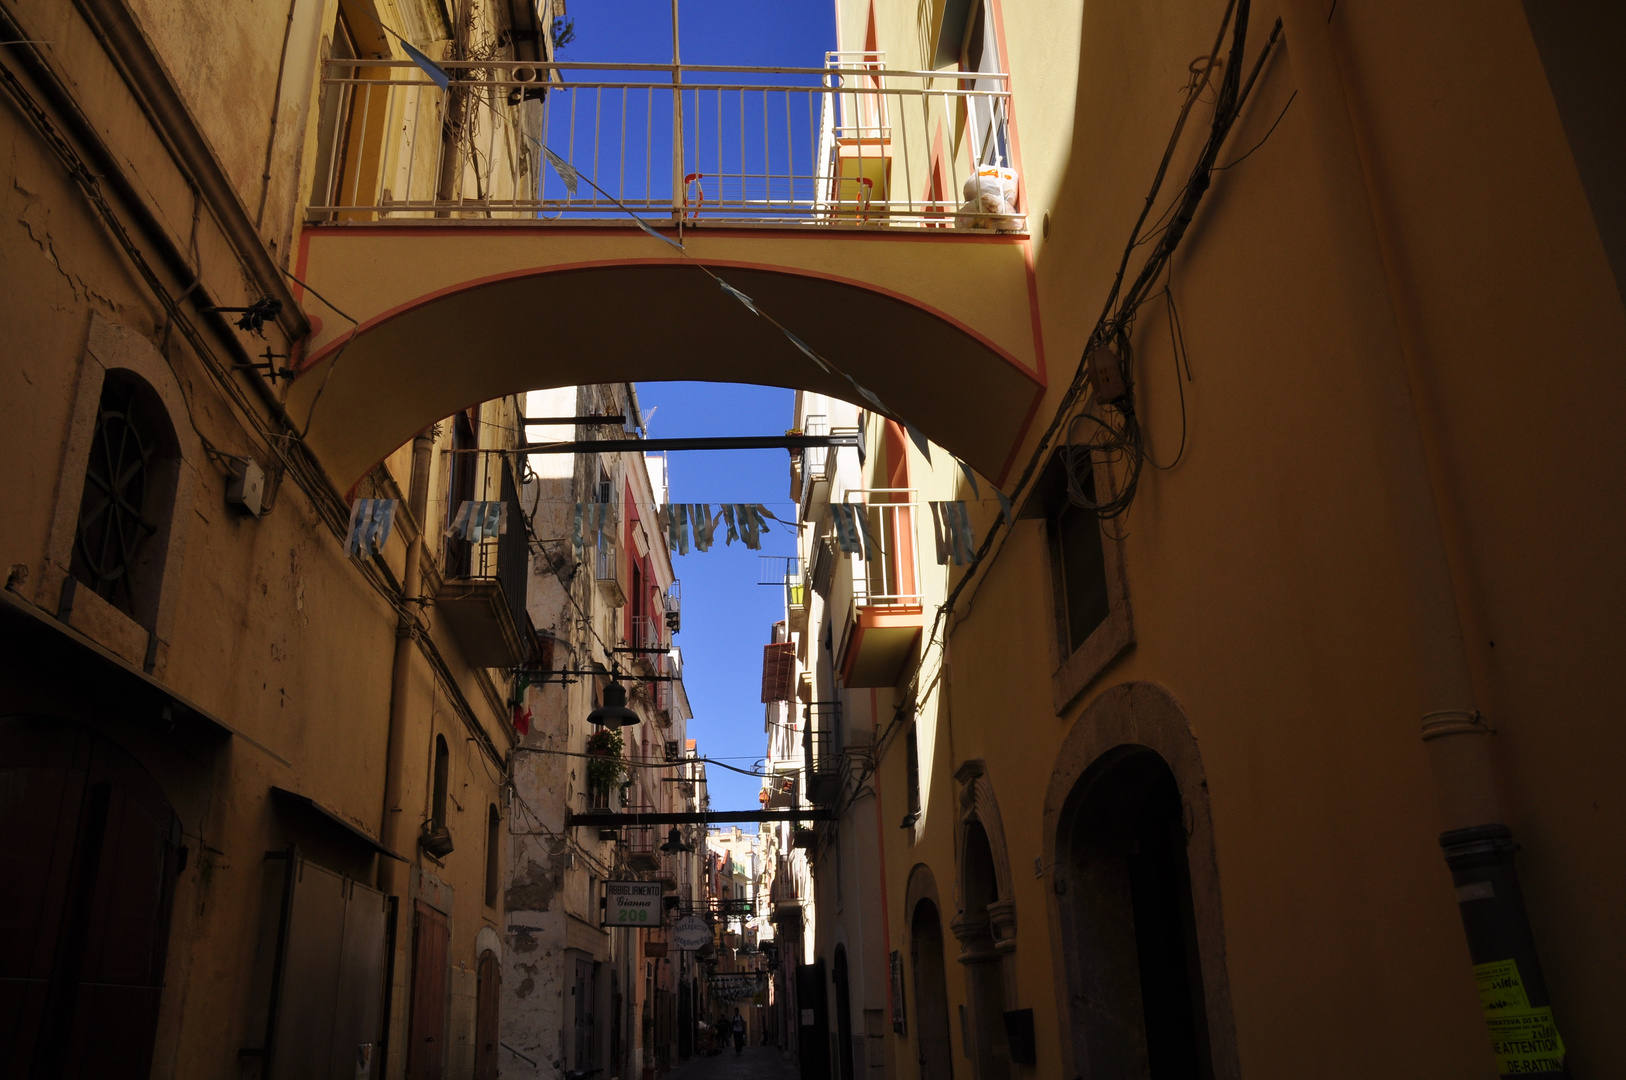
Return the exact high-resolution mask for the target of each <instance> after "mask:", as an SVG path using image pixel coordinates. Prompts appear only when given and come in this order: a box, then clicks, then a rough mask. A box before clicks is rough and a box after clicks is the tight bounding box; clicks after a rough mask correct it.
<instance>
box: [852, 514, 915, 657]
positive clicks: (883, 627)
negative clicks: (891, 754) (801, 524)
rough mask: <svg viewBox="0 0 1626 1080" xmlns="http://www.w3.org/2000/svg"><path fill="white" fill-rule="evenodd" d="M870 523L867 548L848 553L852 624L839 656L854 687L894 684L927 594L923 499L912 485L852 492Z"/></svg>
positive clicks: (913, 637) (912, 638) (865, 520)
mask: <svg viewBox="0 0 1626 1080" xmlns="http://www.w3.org/2000/svg"><path fill="white" fill-rule="evenodd" d="M843 502H844V503H845V504H847V505H852V506H859V507H861V508H862V510H861V514H862V517H863V519H864V522H865V524H866V525H867V532H866V534H865V542H864V546H865V552H864V554H865V555H867V556H868V558H865V557H863V556H862V555H860V554H858V553H854V554H852V555H849V556H848V558H849V560H850V563H851V569H852V583H853V628H852V632H851V633H850V634H849V635H848V637H847V642H846V646H845V651H844V653H843V655H842V657H841V669H842V675H843V677H844V678H845V680H846V685H848V686H852V687H865V686H892V685H895V684H896V683H897V681H898V676H899V675H900V674H901V672H902V670H903V666H904V664H905V663H906V662H907V661H908V659H909V656H910V653H911V652H912V651H913V650H914V648H915V643H916V642H917V640H918V639H919V637H920V633H921V627H922V623H923V614H924V611H925V607H924V602H925V597H924V595H923V594H922V592H921V584H920V566H921V563H920V548H919V542H918V541H919V535H918V528H917V526H918V524H919V519H920V513H921V509H920V504H919V502H918V501H917V499H916V493H915V491H914V490H913V489H911V488H869V489H866V490H854V491H848V492H847V493H846V495H845V497H844V499H843Z"/></svg>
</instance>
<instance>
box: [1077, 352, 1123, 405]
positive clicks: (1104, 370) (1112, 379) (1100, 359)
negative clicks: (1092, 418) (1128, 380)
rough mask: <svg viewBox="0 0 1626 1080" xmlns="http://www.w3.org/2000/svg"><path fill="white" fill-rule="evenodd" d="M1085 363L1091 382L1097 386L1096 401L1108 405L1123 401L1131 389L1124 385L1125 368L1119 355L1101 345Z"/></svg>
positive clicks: (1090, 354) (1091, 353)
mask: <svg viewBox="0 0 1626 1080" xmlns="http://www.w3.org/2000/svg"><path fill="white" fill-rule="evenodd" d="M1085 363H1086V366H1087V367H1088V368H1089V373H1090V382H1092V383H1093V384H1095V396H1096V399H1097V400H1099V401H1101V402H1104V403H1105V404H1108V405H1111V404H1112V403H1113V402H1115V401H1122V400H1123V397H1124V395H1125V394H1127V393H1128V392H1129V388H1128V387H1127V386H1125V385H1124V366H1123V361H1122V360H1119V359H1118V354H1117V353H1115V352H1113V351H1112V350H1111V349H1109V348H1107V347H1106V346H1104V345H1101V346H1098V347H1096V348H1094V349H1091V350H1090V353H1089V356H1088V357H1086V359H1085Z"/></svg>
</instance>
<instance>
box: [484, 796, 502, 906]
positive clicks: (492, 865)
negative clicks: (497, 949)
mask: <svg viewBox="0 0 1626 1080" xmlns="http://www.w3.org/2000/svg"><path fill="white" fill-rule="evenodd" d="M501 864H502V815H501V814H499V813H497V807H496V804H495V803H493V804H492V806H491V808H490V810H489V811H488V812H487V814H486V907H496V906H497V889H498V887H499V885H500V884H501V878H502V873H501Z"/></svg>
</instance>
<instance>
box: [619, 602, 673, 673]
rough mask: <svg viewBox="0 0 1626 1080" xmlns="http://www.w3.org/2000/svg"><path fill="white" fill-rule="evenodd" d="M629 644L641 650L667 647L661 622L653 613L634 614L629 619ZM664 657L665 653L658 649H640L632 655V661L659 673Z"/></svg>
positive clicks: (647, 671) (646, 669) (646, 670)
mask: <svg viewBox="0 0 1626 1080" xmlns="http://www.w3.org/2000/svg"><path fill="white" fill-rule="evenodd" d="M627 644H628V645H629V646H631V647H632V648H634V649H639V650H661V649H665V648H666V642H665V640H663V634H662V630H661V623H660V622H659V621H658V620H657V619H656V618H655V616H653V615H634V616H632V617H631V618H629V619H628V620H627ZM662 659H663V654H662V653H661V652H657V651H640V652H636V653H634V654H633V656H632V662H633V663H634V664H635V665H637V666H638V667H640V668H642V669H643V670H644V671H645V672H646V673H648V674H651V675H654V674H658V673H659V672H658V671H657V669H658V668H659V667H660V666H661V660H662Z"/></svg>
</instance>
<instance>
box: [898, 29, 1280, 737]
mask: <svg viewBox="0 0 1626 1080" xmlns="http://www.w3.org/2000/svg"><path fill="white" fill-rule="evenodd" d="M1250 10H1251V4H1250V0H1229V3H1228V4H1227V5H1226V8H1225V15H1224V18H1222V19H1221V21H1220V26H1219V31H1218V32H1217V33H1216V34H1215V36H1214V45H1213V48H1212V49H1211V50H1210V51H1209V54H1208V56H1207V57H1206V58H1201V59H1199V60H1198V61H1197V62H1196V63H1194V64H1193V65H1192V68H1191V70H1192V79H1191V82H1190V84H1189V85H1188V86H1187V88H1186V95H1185V100H1184V102H1183V103H1182V105H1181V107H1180V115H1179V117H1178V118H1177V119H1176V121H1175V125H1174V130H1173V132H1171V133H1170V135H1169V141H1168V145H1167V146H1166V147H1165V148H1164V151H1163V158H1162V160H1161V161H1160V162H1159V164H1158V167H1157V173H1156V175H1155V176H1154V177H1153V178H1152V185H1151V189H1150V190H1149V191H1148V192H1147V193H1146V202H1145V204H1144V205H1143V206H1142V207H1141V211H1140V216H1139V217H1137V218H1136V219H1135V225H1134V228H1133V229H1131V230H1130V233H1129V240H1128V242H1127V243H1126V244H1125V245H1124V251H1123V256H1122V258H1121V259H1120V260H1119V262H1118V270H1117V273H1116V274H1115V275H1114V277H1113V281H1112V288H1111V289H1110V290H1109V291H1108V293H1107V299H1106V303H1105V304H1103V305H1102V309H1101V314H1100V316H1099V317H1098V318H1097V319H1096V322H1095V326H1094V327H1093V328H1092V329H1091V331H1090V334H1089V337H1088V338H1087V339H1086V341H1085V345H1084V353H1083V356H1082V357H1081V359H1080V361H1079V365H1078V370H1077V371H1076V372H1075V373H1074V375H1073V379H1072V381H1071V382H1070V383H1069V384H1068V386H1067V390H1066V392H1065V393H1063V394H1062V397H1061V400H1060V401H1059V402H1058V403H1057V406H1056V412H1055V414H1054V415H1053V416H1052V418H1051V420H1050V423H1049V425H1048V426H1047V427H1046V428H1045V431H1044V433H1043V434H1042V435H1041V436H1040V437H1039V441H1038V443H1037V444H1036V445H1035V446H1034V448H1033V453H1032V454H1031V455H1030V456H1029V458H1028V461H1027V463H1026V465H1025V466H1024V467H1023V470H1022V473H1021V475H1020V476H1019V477H1018V478H1017V480H1016V484H1015V486H1014V487H1013V488H1012V490H1011V493H1010V496H1011V501H1012V502H1019V501H1020V500H1021V499H1022V497H1023V494H1024V492H1026V491H1028V490H1029V485H1030V484H1031V483H1032V481H1033V478H1034V476H1035V474H1036V473H1037V472H1038V470H1039V466H1040V465H1041V464H1043V463H1044V461H1045V454H1046V451H1048V450H1049V448H1050V446H1051V444H1052V442H1053V441H1054V440H1055V439H1056V437H1057V434H1058V433H1060V434H1061V435H1062V443H1061V445H1060V446H1059V447H1058V450H1057V457H1058V458H1059V460H1060V461H1061V463H1062V466H1063V468H1064V470H1065V472H1066V478H1067V491H1068V497H1069V499H1070V500H1071V501H1072V502H1073V503H1074V504H1075V505H1078V506H1081V507H1084V508H1086V509H1089V510H1093V511H1094V512H1095V513H1096V514H1097V515H1098V516H1100V517H1101V518H1104V519H1112V518H1117V517H1121V516H1122V515H1123V514H1125V513H1126V512H1128V510H1129V508H1130V506H1131V505H1133V503H1134V501H1135V494H1136V491H1137V490H1138V488H1139V484H1140V474H1141V469H1142V467H1143V466H1144V465H1145V464H1147V463H1148V462H1149V461H1151V458H1150V456H1149V454H1148V452H1147V447H1146V437H1145V432H1144V430H1143V429H1142V427H1141V423H1140V418H1139V416H1138V415H1137V413H1136V409H1135V381H1134V359H1135V350H1134V345H1133V337H1134V329H1135V317H1136V315H1137V314H1138V313H1139V311H1140V309H1141V307H1142V306H1143V305H1144V304H1145V303H1146V302H1147V301H1148V300H1150V299H1153V298H1154V297H1156V296H1159V295H1164V294H1165V293H1167V287H1165V289H1164V290H1163V291H1162V292H1160V291H1158V290H1155V289H1154V288H1153V286H1154V285H1155V284H1156V283H1157V281H1158V279H1159V278H1160V277H1161V276H1162V275H1163V274H1164V272H1165V271H1167V270H1168V269H1169V262H1170V260H1171V259H1172V257H1173V256H1174V252H1175V249H1176V248H1178V247H1179V246H1180V241H1181V240H1182V239H1183V238H1184V237H1185V234H1186V230H1187V229H1188V228H1189V227H1190V226H1191V223H1192V220H1193V219H1194V218H1195V217H1196V214H1197V208H1198V206H1199V205H1200V204H1201V202H1202V199H1203V196H1204V195H1205V194H1206V193H1207V191H1208V188H1209V185H1210V184H1211V183H1212V182H1213V174H1214V172H1215V171H1217V168H1229V167H1230V164H1235V163H1236V162H1235V161H1233V162H1231V163H1230V164H1228V165H1225V166H1219V167H1216V165H1215V161H1216V159H1217V158H1218V156H1219V152H1220V150H1221V148H1222V147H1223V146H1224V143H1225V139H1226V136H1227V135H1229V134H1230V132H1231V128H1232V127H1233V126H1234V125H1235V124H1236V121H1237V119H1238V117H1239V116H1240V115H1241V112H1242V107H1243V105H1244V104H1245V103H1246V102H1247V100H1248V95H1249V94H1250V93H1251V92H1252V90H1253V86H1254V82H1255V81H1256V80H1257V79H1258V77H1259V73H1260V71H1261V70H1263V68H1264V65H1265V61H1266V60H1267V59H1269V57H1270V54H1271V52H1272V51H1273V50H1274V48H1275V46H1276V43H1277V41H1278V40H1280V38H1281V33H1282V21H1281V19H1279V18H1278V19H1277V20H1276V24H1275V26H1274V27H1273V28H1272V29H1271V32H1270V37H1269V39H1268V40H1267V41H1266V42H1265V45H1264V47H1263V48H1262V49H1261V50H1260V52H1259V55H1258V57H1257V58H1256V59H1255V60H1254V63H1253V67H1252V69H1251V70H1250V71H1249V73H1248V77H1247V81H1246V82H1244V81H1243V80H1242V77H1241V74H1242V69H1243V60H1244V58H1245V50H1246V47H1247V39H1248V16H1249V12H1250ZM1227 29H1229V30H1230V31H1231V43H1230V50H1229V54H1228V56H1227V58H1226V59H1225V61H1224V62H1223V63H1222V62H1221V60H1220V50H1221V48H1222V46H1223V45H1224V42H1225V32H1226V30H1227ZM1217 69H1223V72H1224V74H1223V75H1222V76H1221V78H1220V82H1219V85H1218V87H1217V89H1216V92H1215V95H1214V98H1213V101H1214V116H1213V120H1212V121H1211V123H1210V125H1209V131H1208V138H1207V140H1206V141H1205V142H1204V144H1203V147H1202V151H1201V152H1200V153H1199V154H1198V156H1197V160H1196V162H1195V164H1194V165H1193V166H1192V168H1191V172H1190V173H1189V174H1188V176H1187V178H1186V182H1185V184H1184V185H1183V186H1182V187H1181V189H1180V191H1179V193H1178V195H1177V196H1176V197H1175V199H1174V200H1173V201H1172V202H1171V205H1170V206H1169V208H1168V209H1167V210H1165V211H1164V213H1163V214H1162V215H1161V217H1160V218H1159V219H1158V221H1157V222H1155V223H1154V224H1153V226H1152V228H1151V229H1150V230H1147V232H1146V234H1145V235H1144V236H1143V235H1142V230H1143V229H1145V228H1146V219H1147V217H1148V216H1150V214H1151V211H1152V208H1153V207H1154V206H1155V205H1156V204H1157V201H1158V195H1159V193H1160V192H1161V191H1162V189H1163V182H1164V179H1165V177H1166V176H1167V174H1168V171H1169V165H1170V163H1171V162H1172V161H1173V159H1174V155H1175V151H1176V149H1177V148H1178V146H1179V144H1180V136H1181V134H1182V132H1183V131H1184V130H1185V126H1186V120H1187V119H1188V118H1189V117H1190V115H1191V110H1192V107H1193V106H1195V105H1196V104H1197V102H1198V101H1199V100H1201V99H1202V96H1203V94H1204V92H1205V91H1206V90H1207V89H1208V87H1209V86H1210V84H1211V83H1212V80H1213V74H1214V72H1215V71H1216V70H1217ZM1289 102H1290V103H1291V99H1289ZM1279 120H1280V118H1278V122H1279ZM1271 130H1272V131H1274V130H1275V128H1274V125H1273V126H1272V128H1271ZM1268 137H1269V134H1268V133H1267V134H1266V138H1268ZM1254 149H1258V147H1257V146H1256V147H1254ZM1252 152H1253V151H1252V150H1249V151H1248V153H1250V154H1251V153H1252ZM1242 156H1243V157H1246V156H1247V155H1246V154H1244V155H1242ZM1237 160H1240V158H1239V159H1237ZM1146 244H1153V245H1155V246H1153V248H1152V250H1151V253H1150V254H1149V255H1147V257H1146V260H1145V262H1144V263H1143V264H1142V265H1141V268H1140V271H1139V272H1138V273H1137V274H1136V275H1135V278H1134V280H1133V281H1132V282H1130V284H1129V287H1128V288H1127V289H1126V288H1124V278H1125V276H1126V275H1127V273H1128V270H1129V261H1130V259H1131V258H1133V257H1134V254H1135V251H1136V250H1137V249H1138V248H1141V247H1143V246H1145V245H1146ZM1169 314H1170V319H1171V335H1172V336H1175V337H1176V338H1177V340H1176V346H1175V347H1176V355H1177V357H1178V355H1179V354H1180V353H1181V352H1183V351H1184V345H1183V344H1182V343H1181V342H1180V341H1179V340H1178V339H1179V338H1180V337H1182V336H1183V335H1180V333H1179V331H1178V326H1179V323H1178V316H1177V315H1176V313H1175V308H1174V304H1173V299H1172V294H1171V296H1170V302H1169ZM1081 402H1082V403H1084V408H1082V409H1080V408H1079V405H1080V403H1081ZM1181 452H1182V453H1183V452H1184V439H1183V438H1182V441H1181ZM1177 460H1178V458H1177ZM1097 464H1099V465H1101V466H1102V467H1103V468H1104V470H1105V472H1106V474H1107V477H1108V482H1107V483H1106V484H1105V485H1099V486H1098V485H1097V484H1096V483H1095V482H1094V480H1095V467H1096V465H1097ZM1153 464H1154V465H1155V464H1156V463H1155V462H1153ZM1171 467H1172V463H1171ZM1103 489H1104V490H1103ZM1001 522H1003V523H1004V524H1006V525H1007V526H1008V524H1009V522H1008V521H1007V520H1006V519H1004V518H1002V519H1001ZM1001 531H1002V530H1001V528H1000V522H996V523H995V525H994V527H993V528H991V529H989V530H988V533H987V535H985V536H984V537H983V538H982V543H980V544H979V545H978V546H977V551H976V553H975V555H974V556H973V558H972V560H971V563H970V565H969V566H968V567H967V568H966V570H965V573H964V574H963V575H961V577H960V579H959V581H957V582H956V583H955V585H954V587H953V588H952V589H950V590H949V594H948V596H947V597H946V598H945V599H944V601H943V603H942V604H940V605H939V606H938V609H937V614H936V616H935V617H934V618H933V620H932V625H931V629H930V632H929V633H928V634H927V635H926V644H925V645H924V646H923V647H922V648H921V650H920V652H919V654H918V656H917V659H916V660H915V664H914V671H913V672H912V673H911V675H910V677H909V680H908V683H907V684H906V686H905V689H904V691H903V693H901V694H900V695H899V696H898V703H897V705H896V707H895V708H894V710H893V715H892V719H891V721H890V722H888V724H887V726H886V728H885V729H884V730H883V731H882V732H881V734H880V735H879V737H878V738H877V739H876V746H877V748H878V749H877V754H876V756H877V758H879V757H880V755H882V754H884V753H885V747H886V746H887V745H888V743H889V742H890V739H891V736H892V735H893V733H894V732H895V731H897V730H900V729H901V725H902V722H903V719H904V717H905V716H908V715H911V714H912V712H913V710H914V708H915V706H916V703H917V701H918V699H919V696H920V694H921V689H922V688H921V676H922V673H923V669H924V666H925V658H926V655H927V654H928V653H929V652H930V651H931V646H932V644H933V643H934V642H936V641H938V634H939V631H940V630H941V629H942V626H943V622H944V620H945V619H946V618H947V617H948V616H949V614H950V613H951V612H953V611H954V610H955V605H956V603H958V601H959V599H960V596H961V594H962V593H963V592H964V591H965V589H966V587H967V586H969V585H970V584H971V583H972V582H973V581H975V580H977V569H978V568H979V567H980V566H981V565H982V564H983V563H984V562H985V561H986V560H987V558H988V556H989V554H990V553H991V552H992V551H993V549H994V544H995V542H996V541H997V539H998V538H999V536H1000V534H1001ZM941 671H942V669H941V667H939V669H938V673H939V675H940V674H941ZM932 681H933V682H935V677H934V679H933V680H932Z"/></svg>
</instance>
